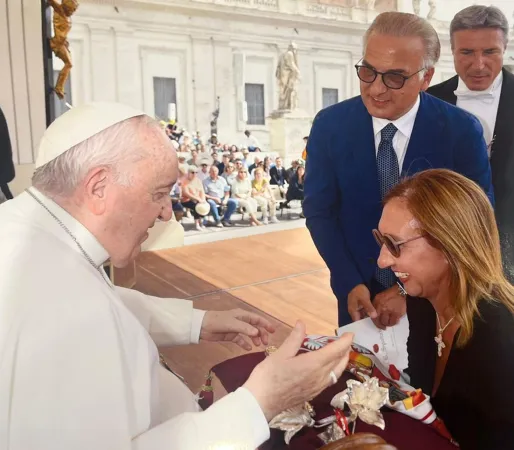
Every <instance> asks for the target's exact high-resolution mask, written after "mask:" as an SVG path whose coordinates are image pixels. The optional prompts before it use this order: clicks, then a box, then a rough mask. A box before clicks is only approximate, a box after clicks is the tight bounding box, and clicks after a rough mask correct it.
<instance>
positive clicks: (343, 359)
mask: <svg viewBox="0 0 514 450" xmlns="http://www.w3.org/2000/svg"><path fill="white" fill-rule="evenodd" d="M304 339H305V325H304V324H303V323H302V322H298V323H297V324H296V326H295V327H294V329H293V330H292V331H291V334H290V335H289V337H288V338H287V339H286V340H285V341H284V343H283V344H282V345H281V346H280V348H279V349H278V350H277V351H276V352H274V353H272V354H271V356H268V357H267V358H266V359H265V360H264V361H262V362H261V363H260V364H259V365H257V366H256V367H255V369H254V370H253V372H252V373H251V375H250V378H248V380H247V381H246V383H245V384H244V387H245V388H247V389H248V390H249V391H250V392H251V393H252V394H253V396H254V397H255V399H256V400H257V402H258V403H259V405H260V407H261V408H262V411H263V413H264V415H265V416H266V419H267V420H268V421H270V420H271V419H272V418H273V417H275V415H277V414H278V413H280V412H281V411H283V410H285V409H287V408H292V407H293V406H297V405H301V404H302V403H303V402H306V401H310V400H312V399H313V398H314V397H316V395H318V394H319V393H320V392H321V391H323V390H324V389H325V388H327V387H328V386H330V385H331V384H333V382H334V379H333V377H335V378H336V379H338V378H339V377H340V376H341V374H342V373H343V370H344V369H345V367H346V365H347V364H348V358H349V355H350V347H351V344H352V340H353V334H351V333H345V334H343V335H342V336H341V337H340V338H339V339H337V340H336V341H334V342H332V343H330V344H328V345H326V346H325V347H323V348H322V349H320V350H316V351H314V352H307V353H303V354H301V355H297V353H298V350H299V349H300V347H301V345H302V342H303V340H304ZM331 372H333V373H331Z"/></svg>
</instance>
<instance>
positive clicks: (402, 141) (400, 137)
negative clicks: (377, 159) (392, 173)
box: [372, 96, 419, 173]
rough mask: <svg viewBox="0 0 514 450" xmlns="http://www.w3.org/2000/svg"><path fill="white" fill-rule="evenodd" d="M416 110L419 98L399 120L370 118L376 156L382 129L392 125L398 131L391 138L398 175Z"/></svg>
mask: <svg viewBox="0 0 514 450" xmlns="http://www.w3.org/2000/svg"><path fill="white" fill-rule="evenodd" d="M418 109H419V96H418V99H417V100H416V103H414V106H413V107H412V108H411V109H410V110H409V111H408V112H407V113H405V114H404V115H403V116H402V117H400V118H399V119H396V120H393V121H391V120H387V119H379V118H377V117H373V118H372V119H373V133H374V135H375V152H376V154H378V146H379V145H380V141H381V139H382V136H381V132H382V129H383V128H385V127H386V125H388V124H390V123H392V124H393V125H394V126H395V127H396V128H397V129H398V131H397V132H396V133H395V135H394V137H393V148H394V151H395V152H396V157H397V158H398V167H399V168H400V173H401V172H402V167H403V161H404V160H405V153H407V146H408V145H409V140H410V136H411V134H412V129H413V128H414V121H415V120H416V115H417V113H418Z"/></svg>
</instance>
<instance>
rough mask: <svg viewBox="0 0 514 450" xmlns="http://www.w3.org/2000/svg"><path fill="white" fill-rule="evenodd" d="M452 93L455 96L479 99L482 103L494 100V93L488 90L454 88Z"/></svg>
mask: <svg viewBox="0 0 514 450" xmlns="http://www.w3.org/2000/svg"><path fill="white" fill-rule="evenodd" d="M454 94H455V96H456V97H457V98H461V99H466V100H480V101H483V102H484V103H492V102H493V101H494V93H493V92H492V91H491V90H488V91H468V90H458V89H457V90H455V91H454Z"/></svg>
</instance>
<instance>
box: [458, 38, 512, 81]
mask: <svg viewBox="0 0 514 450" xmlns="http://www.w3.org/2000/svg"><path fill="white" fill-rule="evenodd" d="M452 40H453V61H454V64H455V71H456V72H457V74H458V75H459V77H460V78H461V79H462V81H464V83H465V84H466V86H467V87H468V89H469V90H471V91H484V90H486V89H488V88H489V87H490V86H491V84H492V83H493V81H494V79H495V78H496V77H497V76H498V74H499V73H500V71H501V70H502V67H503V53H504V52H505V43H504V41H503V32H502V31H501V30H500V29H497V28H482V29H478V30H462V31H457V32H456V33H453V37H452Z"/></svg>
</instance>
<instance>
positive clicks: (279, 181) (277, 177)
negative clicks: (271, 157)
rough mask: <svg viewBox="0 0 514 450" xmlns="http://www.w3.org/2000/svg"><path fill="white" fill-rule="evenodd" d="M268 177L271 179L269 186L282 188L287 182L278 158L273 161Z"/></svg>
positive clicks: (283, 168) (280, 160)
mask: <svg viewBox="0 0 514 450" xmlns="http://www.w3.org/2000/svg"><path fill="white" fill-rule="evenodd" d="M269 175H270V177H271V180H270V184H273V185H276V186H281V187H283V186H284V184H286V183H288V182H289V179H288V177H287V171H286V169H285V167H284V166H283V165H282V158H281V157H280V156H279V157H278V158H277V159H276V160H275V165H274V166H273V167H272V168H271V169H270V171H269Z"/></svg>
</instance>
